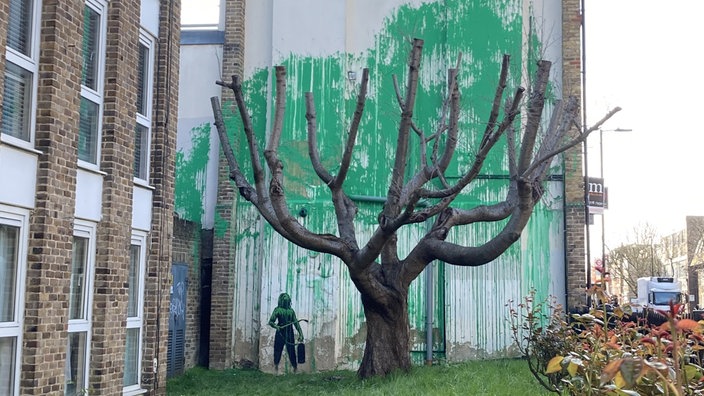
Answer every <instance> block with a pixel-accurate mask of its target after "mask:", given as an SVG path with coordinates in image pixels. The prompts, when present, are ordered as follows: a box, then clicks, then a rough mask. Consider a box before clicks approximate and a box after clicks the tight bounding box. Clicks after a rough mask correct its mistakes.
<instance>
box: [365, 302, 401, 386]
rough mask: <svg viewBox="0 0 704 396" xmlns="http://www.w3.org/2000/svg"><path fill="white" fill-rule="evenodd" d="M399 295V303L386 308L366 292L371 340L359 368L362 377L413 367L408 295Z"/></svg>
mask: <svg viewBox="0 0 704 396" xmlns="http://www.w3.org/2000/svg"><path fill="white" fill-rule="evenodd" d="M396 298H397V299H398V301H396V303H395V304H390V305H386V306H383V307H382V306H380V305H379V304H377V303H375V302H373V301H371V299H369V298H365V297H364V295H362V304H363V305H364V316H365V317H366V320H367V341H366V345H365V347H364V357H363V358H362V364H361V365H360V366H359V370H358V371H357V374H358V375H359V377H360V378H369V377H372V376H377V375H378V376H382V377H383V376H385V375H387V374H389V373H391V372H393V371H396V370H402V371H406V372H407V371H408V370H410V368H411V354H410V326H409V322H408V294H407V293H405V294H402V295H397V296H396ZM396 298H395V300H396Z"/></svg>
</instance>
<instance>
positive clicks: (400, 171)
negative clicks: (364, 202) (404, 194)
mask: <svg viewBox="0 0 704 396" xmlns="http://www.w3.org/2000/svg"><path fill="white" fill-rule="evenodd" d="M422 50H423V40H421V39H414V40H413V49H412V50H411V57H410V59H409V63H408V82H407V84H406V98H405V103H404V105H403V110H402V112H401V122H400V125H399V128H398V139H397V141H396V158H395V160H394V167H393V170H392V173H391V183H390V185H389V190H388V193H387V197H386V198H387V199H386V204H385V205H384V209H383V211H382V219H381V222H380V225H381V226H382V227H385V226H386V220H388V219H393V218H395V217H396V216H397V215H398V214H399V213H400V206H399V201H400V197H401V190H402V187H403V184H404V176H405V171H406V164H407V162H408V144H409V133H410V129H411V124H412V122H413V106H414V104H415V100H416V93H417V90H418V73H419V68H420V58H421V52H422Z"/></svg>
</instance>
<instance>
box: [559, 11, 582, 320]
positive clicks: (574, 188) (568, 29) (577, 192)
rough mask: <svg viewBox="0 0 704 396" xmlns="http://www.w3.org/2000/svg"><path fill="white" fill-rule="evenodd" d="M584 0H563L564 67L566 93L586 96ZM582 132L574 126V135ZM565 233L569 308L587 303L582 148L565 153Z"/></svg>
mask: <svg viewBox="0 0 704 396" xmlns="http://www.w3.org/2000/svg"><path fill="white" fill-rule="evenodd" d="M581 24H582V18H581V12H580V0H563V1H562V58H563V59H562V67H563V89H564V92H565V95H575V96H577V98H579V99H580V101H581V99H582V88H581V87H582V81H581V78H582V74H581V70H582V68H581V66H582V57H581V45H582V40H581ZM575 133H578V131H577V130H576V129H573V131H572V136H574V134H575ZM564 161H565V163H564V165H565V217H566V224H565V233H566V246H565V250H566V260H567V268H566V271H567V285H566V287H567V307H568V308H573V307H575V306H577V305H581V304H585V303H586V295H585V293H584V290H585V286H586V272H585V266H586V261H585V247H586V244H585V228H586V227H585V224H586V222H585V214H586V213H585V205H584V178H583V177H582V147H581V145H578V146H576V147H574V148H572V149H570V150H568V151H567V152H566V153H565V156H564Z"/></svg>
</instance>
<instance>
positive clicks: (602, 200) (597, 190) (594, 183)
mask: <svg viewBox="0 0 704 396" xmlns="http://www.w3.org/2000/svg"><path fill="white" fill-rule="evenodd" d="M586 189H587V197H588V203H587V205H589V208H590V209H595V210H594V212H599V211H601V210H603V209H607V208H608V194H607V193H608V189H607V188H606V187H604V179H602V178H600V177H589V178H587V181H586Z"/></svg>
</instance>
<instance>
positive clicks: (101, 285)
mask: <svg viewBox="0 0 704 396" xmlns="http://www.w3.org/2000/svg"><path fill="white" fill-rule="evenodd" d="M139 7H140V1H139V0H122V1H110V2H109V3H108V14H107V42H106V58H105V89H104V98H105V99H104V107H103V129H102V142H101V162H100V169H101V170H102V171H103V172H105V177H104V178H103V202H102V203H103V205H102V220H101V221H100V224H99V226H98V230H97V252H96V260H95V280H94V287H93V290H94V291H93V332H92V337H91V364H90V374H89V375H90V377H89V383H90V386H91V389H90V391H91V393H95V394H106V395H107V394H115V392H120V390H121V389H122V386H123V375H124V372H123V368H124V359H125V358H124V352H125V334H126V331H125V324H126V318H127V314H126V312H127V300H128V295H127V290H126V288H125V285H126V284H128V277H129V265H130V255H129V246H130V241H131V233H132V188H133V185H134V183H133V178H132V175H133V168H134V128H135V123H136V110H137V109H136V106H135V100H136V99H135V98H136V97H137V78H136V73H135V71H136V70H137V68H138V67H137V53H138V43H139V25H140V23H139Z"/></svg>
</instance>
